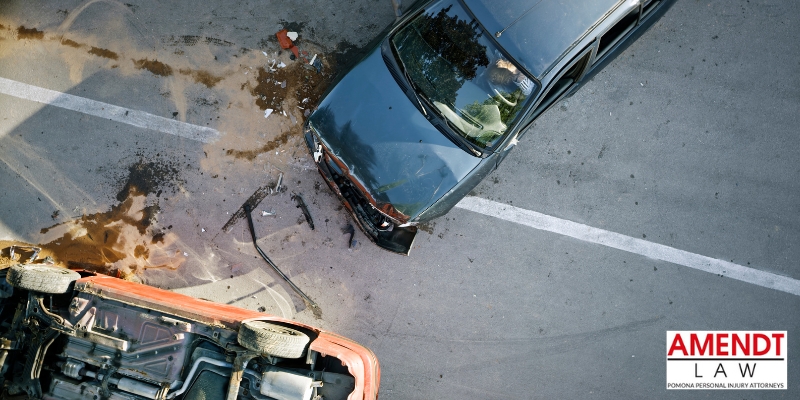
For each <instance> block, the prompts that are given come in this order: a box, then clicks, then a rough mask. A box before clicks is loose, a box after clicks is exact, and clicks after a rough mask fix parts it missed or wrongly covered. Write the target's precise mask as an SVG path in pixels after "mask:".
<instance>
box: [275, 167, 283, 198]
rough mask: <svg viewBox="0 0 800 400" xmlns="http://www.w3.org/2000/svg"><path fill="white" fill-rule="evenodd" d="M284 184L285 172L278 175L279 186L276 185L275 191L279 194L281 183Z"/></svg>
mask: <svg viewBox="0 0 800 400" xmlns="http://www.w3.org/2000/svg"><path fill="white" fill-rule="evenodd" d="M282 182H283V172H281V174H280V175H278V184H277V185H275V191H276V192H278V193H280V192H281V183H282Z"/></svg>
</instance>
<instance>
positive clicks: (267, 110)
mask: <svg viewBox="0 0 800 400" xmlns="http://www.w3.org/2000/svg"><path fill="white" fill-rule="evenodd" d="M272 111H273V110H272V109H271V108H268V109H266V110H264V118H267V117H269V115H270V114H272Z"/></svg>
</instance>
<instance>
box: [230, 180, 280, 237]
mask: <svg viewBox="0 0 800 400" xmlns="http://www.w3.org/2000/svg"><path fill="white" fill-rule="evenodd" d="M269 189H270V188H269V186H261V187H259V188H258V189H256V191H255V192H253V194H252V195H250V197H249V198H248V199H247V200H246V201H245V202H244V204H242V206H241V207H239V209H238V210H236V212H234V213H233V215H232V216H231V218H230V219H229V220H228V222H226V223H225V225H223V226H222V229H221V230H222V231H223V232H225V233H228V232H229V231H230V230H231V228H232V227H233V225H234V224H236V222H238V221H239V220H240V219H242V218H244V214H245V212H244V206H249V207H250V209H254V208H256V207H257V206H258V204H259V203H261V200H264V198H265V197H267V194H269Z"/></svg>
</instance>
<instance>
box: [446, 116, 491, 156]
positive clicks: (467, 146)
mask: <svg viewBox="0 0 800 400" xmlns="http://www.w3.org/2000/svg"><path fill="white" fill-rule="evenodd" d="M440 119H441V120H442V121H444V123H445V124H447V126H448V127H450V129H452V130H453V132H458V131H459V129H458V127H456V124H454V123H453V121H450V120H449V119H447V118H444V117H440ZM453 132H447V130H446V129H445V135H446V136H447V137H448V138H450V141H452V142H453V143H455V144H456V145H458V147H461V148H462V149H464V150H468V151H469V152H470V153H472V155H474V156H476V157H480V156H481V155H483V153H482V152H480V151H478V150H476V149H475V148H474V147H472V143H470V142H469V141H468V140H466V139H464V137H463V136H461V135H459V134H457V133H453Z"/></svg>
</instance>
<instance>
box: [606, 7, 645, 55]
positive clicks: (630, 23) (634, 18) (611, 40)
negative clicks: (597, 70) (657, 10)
mask: <svg viewBox="0 0 800 400" xmlns="http://www.w3.org/2000/svg"><path fill="white" fill-rule="evenodd" d="M653 3H657V2H651V3H650V5H652V4H653ZM638 21H639V8H638V7H637V8H635V9H634V10H633V11H631V12H630V13H628V15H626V16H625V17H623V18H622V19H621V20H619V22H617V23H616V24H614V26H612V27H611V28H610V29H609V30H608V31H606V33H604V34H603V36H600V43H599V44H598V45H597V56H596V57H595V62H597V61H598V60H600V59H601V58H603V56H604V55H605V54H606V53H607V52H608V51H609V50H611V48H613V47H614V45H615V44H617V43H618V42H619V41H620V39H622V38H623V37H625V35H626V34H627V33H628V32H630V30H631V29H633V27H634V26H636V23H637V22H638Z"/></svg>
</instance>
